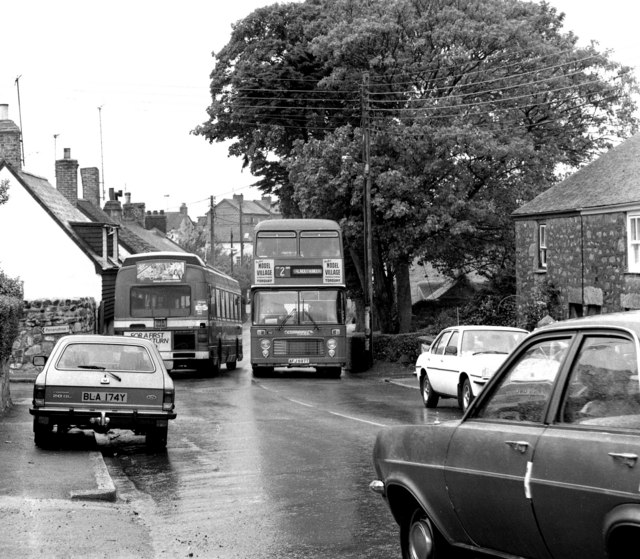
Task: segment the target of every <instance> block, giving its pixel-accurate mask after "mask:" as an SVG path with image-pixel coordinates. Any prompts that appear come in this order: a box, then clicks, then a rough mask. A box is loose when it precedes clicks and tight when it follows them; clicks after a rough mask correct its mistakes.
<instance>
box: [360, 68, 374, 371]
mask: <svg viewBox="0 0 640 559" xmlns="http://www.w3.org/2000/svg"><path fill="white" fill-rule="evenodd" d="M362 134H363V136H362V141H363V148H364V149H363V155H364V200H363V206H364V207H363V218H364V219H363V222H364V245H365V254H364V273H365V280H366V281H365V301H364V335H365V342H364V349H365V355H366V357H367V359H368V362H369V364H370V365H373V228H372V223H371V134H370V115H369V73H368V72H365V73H364V75H363V77H362Z"/></svg>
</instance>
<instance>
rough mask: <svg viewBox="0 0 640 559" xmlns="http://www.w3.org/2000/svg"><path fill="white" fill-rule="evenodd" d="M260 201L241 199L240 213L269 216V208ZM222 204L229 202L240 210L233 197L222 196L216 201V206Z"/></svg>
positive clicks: (237, 202) (238, 203)
mask: <svg viewBox="0 0 640 559" xmlns="http://www.w3.org/2000/svg"><path fill="white" fill-rule="evenodd" d="M259 202H261V201H258V200H243V201H242V213H243V214H244V215H247V214H251V215H261V216H264V217H269V210H268V209H266V208H265V206H264V205H263V204H264V202H263V203H259ZM222 204H229V205H230V206H231V207H233V208H235V209H236V210H238V211H240V202H239V201H238V200H237V199H235V198H223V199H222V200H220V202H219V203H218V206H220V205H222Z"/></svg>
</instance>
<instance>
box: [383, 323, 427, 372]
mask: <svg viewBox="0 0 640 559" xmlns="http://www.w3.org/2000/svg"><path fill="white" fill-rule="evenodd" d="M434 336H435V333H434V332H433V330H432V329H426V330H421V331H418V332H411V333H408V334H374V336H373V351H374V359H375V360H376V361H390V362H393V363H397V362H400V363H403V364H405V365H413V364H414V363H415V362H416V359H417V358H418V355H419V354H420V343H421V341H423V340H424V339H425V338H426V339H429V340H432V339H433V338H434Z"/></svg>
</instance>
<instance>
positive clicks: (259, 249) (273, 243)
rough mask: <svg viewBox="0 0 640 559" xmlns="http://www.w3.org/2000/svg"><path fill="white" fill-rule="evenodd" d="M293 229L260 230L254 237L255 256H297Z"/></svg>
mask: <svg viewBox="0 0 640 559" xmlns="http://www.w3.org/2000/svg"><path fill="white" fill-rule="evenodd" d="M297 254H298V247H297V239H296V234H295V232H294V231H260V232H258V235H257V238H256V256H258V257H261V258H265V257H266V258H278V257H279V258H289V257H294V256H297Z"/></svg>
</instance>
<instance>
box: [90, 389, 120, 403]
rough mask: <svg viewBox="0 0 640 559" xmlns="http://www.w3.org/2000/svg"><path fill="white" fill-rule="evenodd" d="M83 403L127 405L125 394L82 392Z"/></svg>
mask: <svg viewBox="0 0 640 559" xmlns="http://www.w3.org/2000/svg"><path fill="white" fill-rule="evenodd" d="M82 401H83V402H100V403H103V402H106V403H109V402H118V403H120V404H126V403H127V393H126V392H83V393H82Z"/></svg>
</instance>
